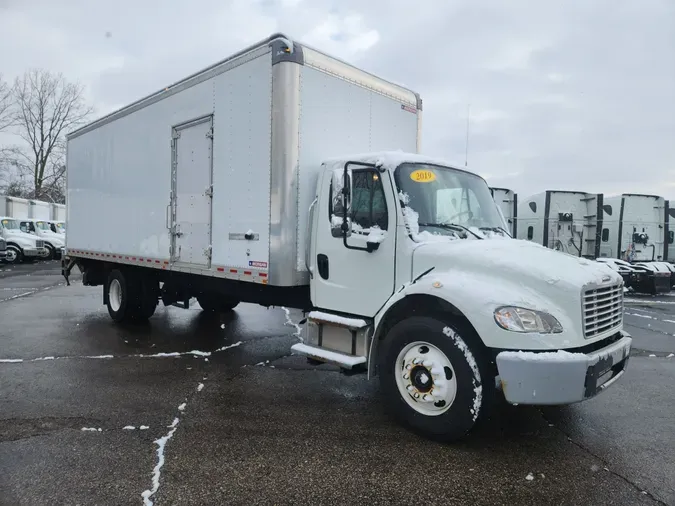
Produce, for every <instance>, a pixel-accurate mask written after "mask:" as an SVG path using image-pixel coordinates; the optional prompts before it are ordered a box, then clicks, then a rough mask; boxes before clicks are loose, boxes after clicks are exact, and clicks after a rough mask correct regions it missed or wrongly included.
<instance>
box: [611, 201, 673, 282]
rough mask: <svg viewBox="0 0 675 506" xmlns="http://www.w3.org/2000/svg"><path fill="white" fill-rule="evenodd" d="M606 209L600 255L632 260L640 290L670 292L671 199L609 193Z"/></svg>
mask: <svg viewBox="0 0 675 506" xmlns="http://www.w3.org/2000/svg"><path fill="white" fill-rule="evenodd" d="M603 211H604V220H603V224H602V233H601V243H600V244H601V245H600V256H601V257H603V258H612V259H619V260H623V261H626V262H629V263H631V264H632V265H633V269H634V272H635V274H634V275H633V277H635V281H634V282H632V283H631V284H632V286H633V288H635V289H636V290H637V291H642V292H649V293H653V294H656V293H664V292H669V291H670V290H671V286H672V285H673V284H674V283H675V272H673V271H674V270H675V268H674V267H673V266H672V264H670V263H668V262H667V260H668V259H669V253H670V254H671V255H672V253H673V252H674V251H673V248H672V244H673V235H674V234H673V231H672V230H671V228H670V218H671V217H672V216H673V215H674V214H675V213H673V211H672V210H671V209H670V205H669V202H668V201H667V200H665V199H664V198H663V197H659V196H658V195H642V194H635V193H624V194H622V195H618V196H614V197H606V198H605V199H604V204H603ZM669 248H670V249H669Z"/></svg>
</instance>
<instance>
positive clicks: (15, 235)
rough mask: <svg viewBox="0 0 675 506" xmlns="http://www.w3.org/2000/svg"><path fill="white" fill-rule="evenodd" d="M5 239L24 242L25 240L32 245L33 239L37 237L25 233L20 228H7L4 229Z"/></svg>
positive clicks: (35, 239)
mask: <svg viewBox="0 0 675 506" xmlns="http://www.w3.org/2000/svg"><path fill="white" fill-rule="evenodd" d="M5 239H6V240H7V242H9V241H16V242H20V241H21V242H23V243H24V244H25V243H26V241H30V243H32V244H33V245H35V241H37V240H38V239H39V237H37V236H36V235H33V234H27V233H26V232H22V231H21V230H14V229H12V230H9V229H5Z"/></svg>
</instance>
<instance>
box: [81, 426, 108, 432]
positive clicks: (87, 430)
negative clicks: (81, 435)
mask: <svg viewBox="0 0 675 506" xmlns="http://www.w3.org/2000/svg"><path fill="white" fill-rule="evenodd" d="M80 430H81V431H82V432H102V431H103V429H101V428H98V429H97V428H96V427H82V428H81V429H80Z"/></svg>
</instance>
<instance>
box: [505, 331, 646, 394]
mask: <svg viewBox="0 0 675 506" xmlns="http://www.w3.org/2000/svg"><path fill="white" fill-rule="evenodd" d="M632 342H633V340H632V338H631V337H630V336H629V335H628V334H627V333H626V332H623V331H622V332H621V338H620V339H619V340H617V341H615V342H613V343H612V344H610V345H608V346H606V347H605V348H602V349H599V350H596V351H594V352H591V353H569V352H566V351H562V350H560V351H556V352H544V353H536V352H522V351H503V352H501V353H499V354H497V370H498V372H499V377H500V380H501V381H500V383H501V387H502V391H503V392H504V397H505V398H506V400H507V402H510V403H511V404H571V403H574V402H579V401H583V400H585V399H588V398H590V397H593V396H595V395H597V394H598V393H600V392H601V391H603V390H604V389H606V388H607V387H609V386H610V385H612V384H613V383H614V382H615V381H616V380H618V379H619V378H620V377H621V376H622V375H623V373H624V371H625V370H626V365H627V364H628V358H629V356H630V349H631V344H632Z"/></svg>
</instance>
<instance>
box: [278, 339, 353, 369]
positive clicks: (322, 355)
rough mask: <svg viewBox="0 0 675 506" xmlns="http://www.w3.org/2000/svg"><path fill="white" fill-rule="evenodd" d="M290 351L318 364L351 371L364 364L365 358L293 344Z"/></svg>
mask: <svg viewBox="0 0 675 506" xmlns="http://www.w3.org/2000/svg"><path fill="white" fill-rule="evenodd" d="M291 350H293V351H294V352H296V353H299V354H300V355H305V356H307V357H309V358H313V359H315V360H319V361H320V362H326V363H328V364H333V365H337V366H340V367H343V368H345V369H352V368H354V367H356V366H358V365H361V364H365V363H366V357H363V356H357V355H347V354H346V353H341V352H339V351H332V350H327V349H326V348H319V347H317V346H310V345H308V344H303V343H298V344H294V345H293V346H291Z"/></svg>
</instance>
